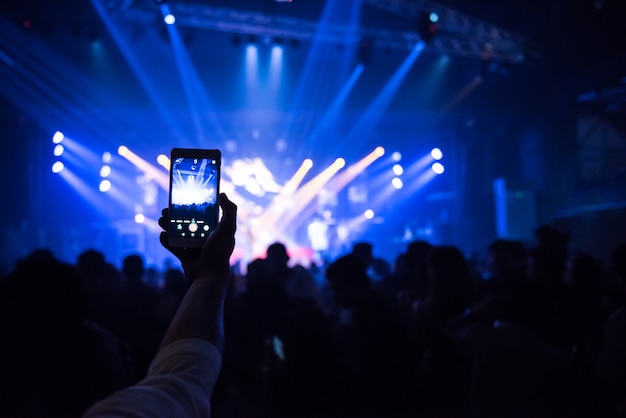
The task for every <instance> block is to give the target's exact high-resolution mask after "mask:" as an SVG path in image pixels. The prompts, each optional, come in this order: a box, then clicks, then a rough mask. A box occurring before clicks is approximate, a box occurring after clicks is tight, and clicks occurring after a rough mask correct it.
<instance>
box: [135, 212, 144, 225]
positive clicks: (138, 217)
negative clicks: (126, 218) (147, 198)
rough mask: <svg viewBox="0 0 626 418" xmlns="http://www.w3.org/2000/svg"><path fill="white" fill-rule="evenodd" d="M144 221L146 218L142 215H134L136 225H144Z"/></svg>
mask: <svg viewBox="0 0 626 418" xmlns="http://www.w3.org/2000/svg"><path fill="white" fill-rule="evenodd" d="M145 220H146V217H145V216H144V215H143V213H137V214H135V222H137V223H138V224H142V223H144V222H145Z"/></svg>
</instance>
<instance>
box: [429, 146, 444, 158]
mask: <svg viewBox="0 0 626 418" xmlns="http://www.w3.org/2000/svg"><path fill="white" fill-rule="evenodd" d="M430 156H431V157H433V158H434V159H435V160H437V161H439V160H441V159H442V158H443V152H441V150H440V149H439V148H433V149H432V150H431V151H430Z"/></svg>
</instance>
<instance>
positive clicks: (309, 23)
mask: <svg viewBox="0 0 626 418" xmlns="http://www.w3.org/2000/svg"><path fill="white" fill-rule="evenodd" d="M362 2H363V3H364V4H368V5H371V6H373V7H377V8H380V9H382V10H385V11H387V12H390V13H393V14H397V15H399V16H403V17H404V18H417V16H418V15H419V14H420V13H423V12H424V11H428V12H435V13H437V15H438V16H439V21H438V31H437V36H436V37H434V39H433V40H432V41H431V42H429V43H428V47H429V48H432V49H434V50H436V51H438V52H441V53H446V54H449V55H454V56H462V57H477V58H480V59H483V60H489V61H496V62H502V63H511V64H520V63H522V62H524V60H525V50H524V41H523V39H522V38H521V37H519V36H515V35H513V34H512V33H510V32H508V31H506V30H504V29H502V28H499V27H496V26H494V25H491V24H489V23H485V22H482V21H478V20H476V19H473V18H470V17H468V16H465V15H463V14H461V13H460V12H458V11H456V10H453V9H451V8H449V7H446V6H442V5H439V4H435V3H430V2H423V1H418V2H414V1H413V2H411V1H405V0H362ZM115 3H116V2H111V3H110V4H115ZM168 5H169V9H170V11H171V13H172V14H174V16H176V24H177V25H178V26H179V27H187V28H195V29H204V30H214V31H221V32H229V33H237V34H245V35H256V36H259V37H273V38H283V39H294V40H299V41H312V40H316V41H321V42H328V43H335V44H350V43H356V42H358V41H359V40H360V39H363V38H370V39H373V40H374V42H375V44H376V47H377V48H378V47H380V48H383V49H388V50H407V51H408V50H411V49H412V48H413V47H414V46H415V43H416V42H418V41H419V40H420V36H419V34H418V31H417V30H415V31H398V30H393V29H388V28H376V27H359V28H358V29H356V30H352V29H351V28H349V27H347V26H344V25H338V24H328V23H325V24H323V30H320V26H321V25H320V24H319V23H318V22H316V21H313V20H307V19H301V18H294V17H288V16H280V15H273V14H268V13H261V12H256V11H250V10H240V9H232V8H222V7H214V6H210V5H207V4H199V3H189V2H183V1H177V2H174V1H170V2H168ZM126 6H127V7H123V8H117V10H115V11H117V12H119V14H120V15H121V16H123V17H124V18H126V19H131V20H141V21H144V22H145V23H150V22H154V21H156V19H157V18H158V17H159V16H160V15H159V13H160V11H159V9H158V7H156V5H155V4H154V3H153V2H152V3H151V2H133V3H132V4H131V5H130V6H129V5H128V4H126Z"/></svg>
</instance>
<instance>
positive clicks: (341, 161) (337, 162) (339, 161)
mask: <svg viewBox="0 0 626 418" xmlns="http://www.w3.org/2000/svg"><path fill="white" fill-rule="evenodd" d="M333 165H334V166H335V167H337V168H343V167H344V166H345V165H346V160H344V159H343V158H341V157H340V158H337V159H336V160H335V162H334V163H333Z"/></svg>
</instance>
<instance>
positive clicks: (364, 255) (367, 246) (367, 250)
mask: <svg viewBox="0 0 626 418" xmlns="http://www.w3.org/2000/svg"><path fill="white" fill-rule="evenodd" d="M352 255H354V256H355V257H356V258H358V259H359V260H361V262H362V263H363V265H365V268H366V269H367V268H368V267H369V266H370V265H371V264H372V261H373V260H374V247H373V245H372V244H371V243H369V242H356V243H355V244H354V245H353V246H352Z"/></svg>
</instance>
